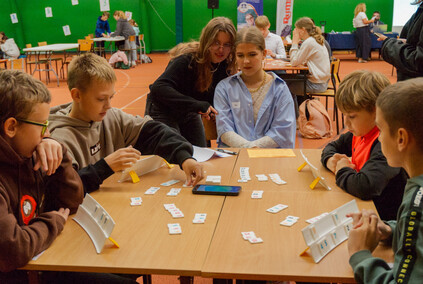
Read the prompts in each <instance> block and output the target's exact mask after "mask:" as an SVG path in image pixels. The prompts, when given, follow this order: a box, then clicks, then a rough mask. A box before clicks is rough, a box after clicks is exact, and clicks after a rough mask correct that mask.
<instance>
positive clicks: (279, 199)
mask: <svg viewBox="0 0 423 284" xmlns="http://www.w3.org/2000/svg"><path fill="white" fill-rule="evenodd" d="M295 152H296V154H297V156H296V157H295V158H251V159H249V158H248V154H247V151H246V150H245V149H244V150H241V153H240V155H239V158H238V160H237V163H236V165H235V170H234V175H235V174H236V175H237V176H233V177H232V178H231V182H233V181H234V179H239V173H238V171H239V167H241V166H242V167H250V176H251V179H252V180H251V181H249V182H248V183H242V187H243V190H242V192H241V194H240V196H238V197H237V198H227V199H226V200H225V204H224V206H223V209H222V213H221V216H220V218H219V222H218V225H217V228H216V232H215V234H214V236H213V240H212V243H211V245H210V248H209V252H208V254H207V258H206V260H205V262H204V265H203V269H202V276H203V277H213V278H228V279H232V278H236V279H251V280H279V281H282V280H290V281H315V282H344V283H351V282H354V277H353V272H352V269H351V267H350V265H349V263H348V259H349V257H348V251H347V242H344V243H342V244H341V245H339V246H338V247H336V248H335V249H334V250H333V251H331V252H330V253H329V254H328V255H327V256H326V257H324V258H323V259H322V260H321V261H320V262H319V263H318V264H316V263H314V261H313V259H312V257H311V256H310V255H307V256H300V255H299V254H300V253H301V252H302V251H303V250H304V249H305V248H306V244H305V242H304V239H303V236H302V233H301V230H302V229H303V228H304V227H306V226H307V225H308V223H306V222H305V220H307V219H310V218H312V217H315V216H318V215H320V214H321V213H323V212H330V211H332V210H334V209H336V208H337V207H339V206H341V205H343V204H345V203H347V202H348V201H350V200H352V199H354V197H353V196H351V195H349V194H346V193H344V192H342V190H340V189H339V188H337V187H336V186H335V183H334V178H333V174H331V173H329V172H328V171H327V170H324V169H323V166H321V164H320V162H319V161H320V152H321V151H320V150H317V149H316V150H307V151H304V152H305V153H306V155H307V157H308V158H309V160H310V161H313V162H314V164H315V165H316V166H317V167H319V168H320V169H321V170H322V171H321V173H322V174H323V176H328V179H330V177H331V179H330V182H329V184H330V185H331V186H332V187H333V190H331V191H328V190H326V189H324V188H323V187H322V186H318V187H316V188H315V189H314V190H311V189H310V188H309V187H308V186H309V184H310V183H311V182H312V181H313V179H314V178H313V177H312V174H311V172H310V170H309V169H308V166H306V167H305V168H304V169H303V170H302V171H301V172H300V173H298V172H297V170H296V169H297V167H298V166H299V165H301V164H302V163H303V159H302V157H301V155H300V154H299V150H295ZM270 173H278V174H279V175H280V176H281V178H282V179H283V180H285V181H287V184H286V185H276V184H275V183H273V182H272V181H270V180H269V181H267V182H259V181H258V180H257V178H256V176H255V174H270ZM253 190H263V191H264V193H263V198H262V199H252V198H251V192H252V191H253ZM355 199H356V201H357V204H358V207H359V208H360V209H361V208H368V209H373V210H375V207H374V205H373V203H372V202H368V201H367V202H366V201H361V200H359V199H357V198H355ZM279 203H282V204H285V205H288V206H289V207H288V208H287V209H284V210H282V211H281V212H279V213H277V214H273V213H268V212H266V209H268V208H271V207H273V206H274V205H276V204H279ZM288 215H294V216H298V217H300V219H299V221H298V222H297V223H296V224H295V225H293V226H292V227H285V226H282V225H280V224H279V223H280V222H281V221H283V220H284V219H285V217H286V216H288ZM247 231H254V232H255V234H256V236H258V237H260V238H262V239H263V243H261V244H250V243H249V242H248V241H245V240H244V239H243V238H242V236H241V232H247ZM380 250H381V253H380V255H382V256H384V257H385V258H389V255H391V256H392V253H389V249H387V248H384V249H383V248H380Z"/></svg>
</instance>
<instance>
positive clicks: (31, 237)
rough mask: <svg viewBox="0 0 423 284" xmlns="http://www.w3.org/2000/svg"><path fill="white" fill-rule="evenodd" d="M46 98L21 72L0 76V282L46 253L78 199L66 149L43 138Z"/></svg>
mask: <svg viewBox="0 0 423 284" xmlns="http://www.w3.org/2000/svg"><path fill="white" fill-rule="evenodd" d="M50 100H51V97H50V93H49V91H48V90H47V88H46V87H45V85H43V84H42V83H41V82H40V81H38V80H36V79H34V78H33V77H31V76H30V75H27V74H26V73H22V72H19V71H12V70H4V71H0V105H1V106H2V107H1V108H0V123H1V128H0V232H1V239H0V282H1V283H22V282H26V281H27V275H26V271H23V270H16V269H17V268H19V267H22V266H24V265H26V264H27V263H28V262H29V261H30V260H31V259H32V258H33V257H34V256H35V255H37V254H39V253H41V252H42V251H44V250H45V249H47V248H48V247H49V246H50V245H51V243H52V242H53V241H54V239H55V238H56V237H57V235H58V234H59V233H60V232H61V231H62V230H63V227H64V225H65V223H66V220H67V218H68V216H69V214H73V213H75V212H76V210H77V208H78V205H79V204H80V203H81V202H82V199H83V187H82V182H81V179H80V178H79V176H78V173H77V172H76V171H75V170H74V169H73V168H72V161H71V159H70V157H69V156H68V155H67V151H66V148H64V147H63V146H62V145H61V144H59V143H58V142H56V141H55V140H53V139H48V137H49V135H50V133H49V131H48V129H47V126H48V120H47V118H48V116H49V110H50Z"/></svg>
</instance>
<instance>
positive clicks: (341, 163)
mask: <svg viewBox="0 0 423 284" xmlns="http://www.w3.org/2000/svg"><path fill="white" fill-rule="evenodd" d="M345 167H348V168H351V169H355V165H354V164H353V163H351V161H350V159H349V158H348V157H347V156H345V157H341V158H340V159H339V160H338V161H337V162H336V166H335V174H336V173H337V172H338V171H339V170H340V169H342V168H345Z"/></svg>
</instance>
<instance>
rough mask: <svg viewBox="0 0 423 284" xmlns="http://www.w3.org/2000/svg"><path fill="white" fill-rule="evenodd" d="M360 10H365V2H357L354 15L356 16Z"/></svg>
mask: <svg viewBox="0 0 423 284" xmlns="http://www.w3.org/2000/svg"><path fill="white" fill-rule="evenodd" d="M360 12H366V4H365V3H359V4H357V6H355V9H354V17H357V15H358V13H360Z"/></svg>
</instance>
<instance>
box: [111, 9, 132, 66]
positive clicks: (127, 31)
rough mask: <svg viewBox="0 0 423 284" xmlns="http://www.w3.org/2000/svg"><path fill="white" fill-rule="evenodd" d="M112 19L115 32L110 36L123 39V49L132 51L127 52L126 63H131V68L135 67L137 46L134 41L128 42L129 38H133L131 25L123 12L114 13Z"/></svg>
mask: <svg viewBox="0 0 423 284" xmlns="http://www.w3.org/2000/svg"><path fill="white" fill-rule="evenodd" d="M113 18H114V19H115V20H116V21H117V23H116V30H115V32H114V33H112V34H111V35H110V36H111V37H114V36H123V37H125V46H124V49H133V50H131V51H130V52H129V56H128V61H129V62H130V63H131V66H135V65H136V60H137V45H136V43H135V41H129V40H128V39H129V36H132V35H133V36H134V35H135V31H134V29H133V28H132V26H131V24H130V23H129V22H128V20H127V19H126V16H125V13H124V12H123V11H115V12H114V13H113Z"/></svg>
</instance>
